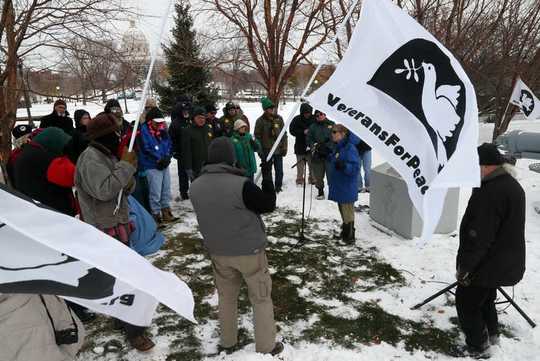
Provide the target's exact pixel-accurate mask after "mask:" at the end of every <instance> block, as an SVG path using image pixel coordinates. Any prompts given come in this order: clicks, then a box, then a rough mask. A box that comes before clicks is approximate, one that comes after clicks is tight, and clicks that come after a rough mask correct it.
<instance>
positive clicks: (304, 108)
mask: <svg viewBox="0 0 540 361" xmlns="http://www.w3.org/2000/svg"><path fill="white" fill-rule="evenodd" d="M312 112H313V107H312V106H311V105H309V104H308V103H302V105H300V114H305V113H310V114H311V113H312Z"/></svg>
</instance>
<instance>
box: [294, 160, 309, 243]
mask: <svg viewBox="0 0 540 361" xmlns="http://www.w3.org/2000/svg"><path fill="white" fill-rule="evenodd" d="M300 162H304V163H305V164H304V182H303V183H304V184H303V190H302V221H301V223H300V233H299V234H298V236H295V237H293V238H296V239H297V240H298V243H297V244H296V246H295V248H300V247H302V246H303V245H304V244H305V243H307V242H312V240H311V239H309V238H306V236H305V235H304V230H305V228H306V176H307V168H308V164H307V160H306V159H302V160H299V161H298V162H297V163H296V164H294V165H293V166H292V167H291V169H294V168H295V167H297V166H298V164H300Z"/></svg>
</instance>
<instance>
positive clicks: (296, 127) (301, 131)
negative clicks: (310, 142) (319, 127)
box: [289, 113, 315, 155]
mask: <svg viewBox="0 0 540 361" xmlns="http://www.w3.org/2000/svg"><path fill="white" fill-rule="evenodd" d="M314 122H315V117H314V116H313V115H311V116H310V117H309V118H307V119H306V118H305V117H304V115H303V114H302V113H300V114H299V115H297V116H296V117H294V118H293V120H292V122H291V126H290V127H289V131H290V132H291V134H292V135H293V136H294V137H295V138H296V141H295V142H294V154H296V155H306V154H307V135H306V133H305V132H306V130H308V129H309V127H310V125H311V124H313V123H314Z"/></svg>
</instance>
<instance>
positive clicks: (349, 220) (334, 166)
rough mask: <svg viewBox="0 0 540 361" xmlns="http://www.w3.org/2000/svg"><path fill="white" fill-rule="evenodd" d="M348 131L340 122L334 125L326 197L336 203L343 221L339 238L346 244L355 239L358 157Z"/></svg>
mask: <svg viewBox="0 0 540 361" xmlns="http://www.w3.org/2000/svg"><path fill="white" fill-rule="evenodd" d="M348 133H349V131H348V130H347V128H345V127H344V126H343V125H341V124H336V125H334V127H333V129H332V141H333V142H334V143H335V144H336V146H335V148H334V151H333V152H332V154H331V155H330V159H329V160H328V161H329V164H330V167H329V177H328V183H329V188H330V193H329V195H328V199H329V200H331V201H334V202H337V203H338V207H339V213H340V214H341V219H342V221H343V224H342V227H341V239H342V240H343V242H344V243H346V244H353V243H354V240H355V231H356V230H355V228H354V202H356V201H357V200H358V189H357V187H358V171H359V163H360V161H359V157H358V151H357V150H356V147H355V146H354V145H353V144H352V143H351V141H350V137H348V136H347V134H348Z"/></svg>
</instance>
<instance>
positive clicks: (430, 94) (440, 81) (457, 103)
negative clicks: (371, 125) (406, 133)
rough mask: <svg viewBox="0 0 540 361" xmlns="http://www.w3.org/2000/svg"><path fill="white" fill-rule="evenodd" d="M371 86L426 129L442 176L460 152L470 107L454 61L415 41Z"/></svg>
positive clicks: (382, 68) (430, 44)
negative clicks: (451, 160)
mask: <svg viewBox="0 0 540 361" xmlns="http://www.w3.org/2000/svg"><path fill="white" fill-rule="evenodd" d="M368 84H369V85H371V86H373V87H375V88H376V89H378V90H379V91H381V92H382V93H384V95H385V96H388V97H390V98H391V99H392V100H393V101H396V102H398V103H399V104H400V105H401V106H403V107H404V108H405V109H406V110H407V111H409V112H410V113H412V114H413V115H414V117H415V118H416V119H417V120H418V122H420V123H421V124H422V125H423V126H424V128H425V130H426V133H425V134H426V142H430V143H431V144H432V145H433V148H434V152H435V154H436V156H437V160H438V162H439V172H440V171H441V170H442V169H443V168H444V166H445V165H446V164H447V162H448V160H450V158H451V157H452V154H453V153H454V152H455V150H456V146H457V143H458V140H459V136H460V134H461V129H462V127H463V124H464V118H465V111H466V105H467V104H466V98H467V97H466V94H465V85H464V83H463V81H462V80H461V79H460V78H459V76H458V75H457V74H456V72H455V70H454V68H453V67H452V64H451V62H450V58H449V57H448V56H447V55H446V54H445V53H444V52H443V51H442V50H441V49H440V48H439V46H438V45H437V44H435V43H433V42H431V41H428V40H425V39H414V40H411V41H409V42H407V43H406V44H404V45H403V46H401V47H400V48H399V49H398V50H396V51H395V52H394V53H393V54H392V55H390V57H388V58H387V59H386V60H385V61H384V62H383V63H382V64H381V66H380V67H379V68H378V69H377V71H376V72H375V74H374V75H373V77H372V78H371V79H370V80H369V82H368Z"/></svg>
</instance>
